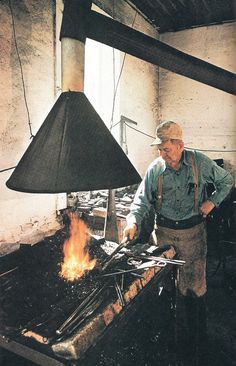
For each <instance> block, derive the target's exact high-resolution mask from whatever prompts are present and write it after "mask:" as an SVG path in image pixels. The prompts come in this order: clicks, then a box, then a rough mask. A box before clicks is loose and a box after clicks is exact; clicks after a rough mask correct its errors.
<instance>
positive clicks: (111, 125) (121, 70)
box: [110, 11, 138, 130]
mask: <svg viewBox="0 0 236 366" xmlns="http://www.w3.org/2000/svg"><path fill="white" fill-rule="evenodd" d="M137 14H138V13H137V11H136V12H135V15H134V19H133V22H132V25H131V28H133V27H134V23H135V20H136V16H137ZM126 55H127V53H125V54H124V57H123V60H122V65H121V69H120V73H119V76H118V79H117V83H116V86H115V90H114V94H113V101H112V112H111V119H110V130H112V128H114V127H115V126H116V125H117V124H118V123H119V122H118V123H117V124H116V125H115V126H114V125H113V122H114V111H115V103H116V94H117V90H118V86H119V83H120V79H121V75H122V72H123V69H124V64H125V59H126ZM114 58H115V54H114V53H113V65H114V63H115V62H114ZM114 74H115V73H114V69H113V75H114Z"/></svg>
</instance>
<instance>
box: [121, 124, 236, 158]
mask: <svg viewBox="0 0 236 366" xmlns="http://www.w3.org/2000/svg"><path fill="white" fill-rule="evenodd" d="M118 123H120V121H119V122H118ZM118 123H116V124H115V125H114V127H115V126H116V125H117V124H118ZM124 123H125V125H126V126H127V127H129V128H131V129H132V130H135V131H136V132H138V133H141V134H142V135H145V136H147V137H150V138H151V139H153V140H154V139H155V137H154V136H151V135H148V134H147V133H145V132H143V131H140V130H139V129H137V128H135V127H133V126H130V125H129V124H128V123H127V122H124ZM188 149H189V150H196V151H208V152H236V150H235V149H234V150H217V149H214V150H212V149H197V148H195V147H188Z"/></svg>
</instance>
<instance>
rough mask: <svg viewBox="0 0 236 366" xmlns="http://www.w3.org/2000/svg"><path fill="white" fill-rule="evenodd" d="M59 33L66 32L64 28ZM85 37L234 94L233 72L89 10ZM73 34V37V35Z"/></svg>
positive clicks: (234, 77)
mask: <svg viewBox="0 0 236 366" xmlns="http://www.w3.org/2000/svg"><path fill="white" fill-rule="evenodd" d="M62 36H63V37H65V36H67V37H70V35H69V34H68V33H67V32H64V34H63V35H62ZM87 37H88V38H91V39H93V40H95V41H98V42H101V43H104V44H106V45H108V46H111V47H114V48H116V49H119V50H120V51H122V52H126V53H128V54H130V55H133V56H135V57H137V58H140V59H142V60H144V61H147V62H150V63H152V64H154V65H157V66H160V67H162V68H164V69H167V70H169V71H172V72H175V73H177V74H179V75H183V76H186V77H188V78H190V79H193V80H196V81H199V82H201V83H204V84H207V85H210V86H212V87H214V88H217V89H220V90H223V91H225V92H227V93H230V94H234V95H236V75H235V74H234V73H232V72H230V71H227V70H225V69H222V68H220V67H218V66H215V65H213V64H210V63H208V62H206V61H203V60H201V59H199V58H196V57H194V56H191V55H188V54H186V53H184V52H182V51H179V50H177V49H176V48H173V47H171V46H169V45H167V44H165V43H163V42H160V41H158V40H156V39H154V38H151V37H149V36H147V35H145V34H144V33H141V32H139V31H136V30H134V29H132V28H130V27H127V26H125V25H123V24H122V23H119V22H117V21H115V20H113V19H111V18H108V17H106V16H104V15H102V14H99V13H97V12H94V11H91V14H90V16H89V18H88V23H87ZM75 38H76V37H75Z"/></svg>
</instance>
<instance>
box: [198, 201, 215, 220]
mask: <svg viewBox="0 0 236 366" xmlns="http://www.w3.org/2000/svg"><path fill="white" fill-rule="evenodd" d="M214 207H215V205H214V203H213V202H211V201H205V202H203V204H202V206H201V207H200V214H201V215H202V216H203V217H207V215H208V214H209V213H210V212H211V211H212V210H213V208H214Z"/></svg>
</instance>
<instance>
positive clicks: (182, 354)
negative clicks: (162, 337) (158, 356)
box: [175, 295, 207, 366]
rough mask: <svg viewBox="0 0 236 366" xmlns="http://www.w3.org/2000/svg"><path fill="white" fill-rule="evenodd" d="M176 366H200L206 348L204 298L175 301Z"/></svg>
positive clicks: (186, 297) (179, 298) (189, 297)
mask: <svg viewBox="0 0 236 366" xmlns="http://www.w3.org/2000/svg"><path fill="white" fill-rule="evenodd" d="M175 337H176V342H175V343H176V355H177V365H180V366H182V365H186V366H202V365H205V364H204V356H205V348H206V347H207V325H206V305H205V296H201V297H197V296H191V295H190V296H181V295H179V296H178V298H177V300H176V334H175Z"/></svg>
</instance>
